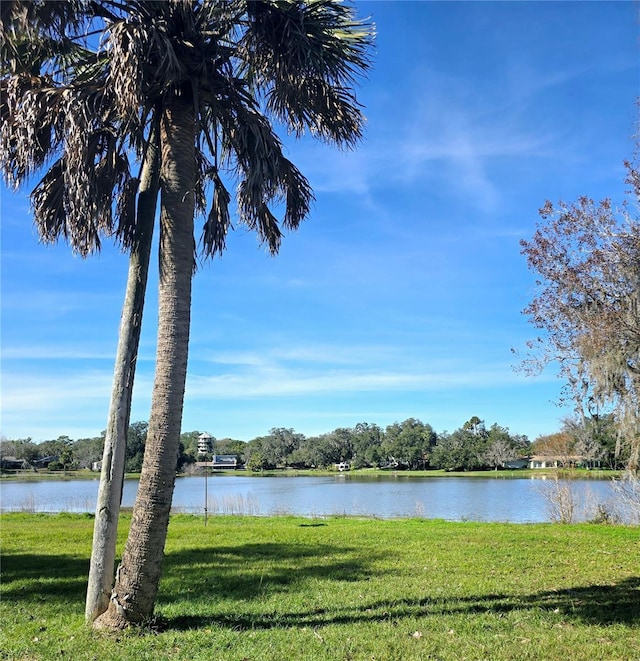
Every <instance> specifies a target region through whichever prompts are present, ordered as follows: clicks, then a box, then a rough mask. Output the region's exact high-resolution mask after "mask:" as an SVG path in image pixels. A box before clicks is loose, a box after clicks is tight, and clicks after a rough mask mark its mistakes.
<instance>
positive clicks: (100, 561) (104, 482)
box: [85, 130, 160, 623]
mask: <svg viewBox="0 0 640 661" xmlns="http://www.w3.org/2000/svg"><path fill="white" fill-rule="evenodd" d="M157 142H158V132H157V130H153V131H152V133H151V136H150V139H149V144H148V146H147V150H146V153H145V161H144V164H143V167H142V173H141V176H140V187H139V193H138V211H137V216H138V217H137V230H138V243H137V244H136V246H135V247H134V248H133V249H132V251H131V255H130V257H129V273H128V276H127V288H126V293H125V299H124V304H123V307H122V317H121V320H120V333H119V336H118V350H117V353H116V362H115V369H114V374H113V386H112V391H111V403H110V405H109V419H108V421H107V431H106V435H105V440H104V453H103V455H102V471H101V473H100V487H99V489H98V500H97V504H96V517H95V523H94V527H93V546H92V549H91V564H90V566H89V582H88V585H87V600H86V605H85V619H86V621H87V623H91V622H93V621H94V620H95V619H96V618H97V617H98V616H99V615H101V614H102V613H104V612H105V611H106V610H107V607H108V606H109V597H110V595H111V588H112V587H113V570H114V561H115V555H116V537H117V533H118V516H119V514H120V503H121V500H122V486H123V481H124V471H125V456H126V445H127V431H128V428H129V414H130V412H131V397H132V392H133V381H134V376H135V370H136V360H137V358H138V345H139V343H140V330H141V327H142V313H143V309H144V297H145V291H146V288H147V275H148V273H149V258H150V255H151V241H152V238H153V225H154V221H155V215H156V203H157V199H158V188H159V169H160V167H159V165H160V158H159V153H158V145H157Z"/></svg>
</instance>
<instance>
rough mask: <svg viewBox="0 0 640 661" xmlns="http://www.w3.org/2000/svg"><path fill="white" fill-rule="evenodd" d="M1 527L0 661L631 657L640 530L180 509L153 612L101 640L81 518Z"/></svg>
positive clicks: (636, 645) (18, 519)
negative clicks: (89, 615)
mask: <svg viewBox="0 0 640 661" xmlns="http://www.w3.org/2000/svg"><path fill="white" fill-rule="evenodd" d="M129 520H130V519H129V517H128V516H123V518H122V524H121V526H120V549H121V546H122V543H123V540H124V538H125V536H126V532H127V527H128V524H129ZM0 525H1V535H2V582H1V586H0V590H1V592H0V594H1V602H0V626H1V633H0V658H2V659H22V660H35V659H38V660H40V659H43V660H44V659H65V658H66V659H74V660H75V659H97V660H102V659H110V660H115V659H132V660H138V659H154V660H160V659H190V660H193V661H196V660H200V659H202V660H204V659H206V660H208V661H209V660H213V659H224V660H227V659H228V660H238V661H240V660H243V661H245V660H251V661H258V660H272V659H273V660H286V661H296V660H298V659H309V660H311V659H319V660H324V659H345V660H347V659H363V660H364V659H367V660H376V661H382V660H391V659H397V660H402V661H405V660H407V659H455V660H456V661H457V660H460V659H491V660H500V659H509V660H514V659H563V660H565V661H566V660H568V659H585V660H587V659H588V660H592V659H607V660H613V659H620V660H624V661H629V660H631V659H640V530H639V529H638V528H632V527H622V526H599V525H593V524H580V525H569V526H566V525H565V526H563V525H557V524H556V525H554V524H536V525H518V524H493V523H470V522H465V523H452V522H445V521H434V520H418V519H412V520H397V521H382V520H370V519H367V520H363V519H352V518H330V519H318V520H312V519H301V518H294V517H274V518H259V517H213V518H210V519H209V523H208V525H207V527H205V526H204V525H203V519H202V518H201V517H196V516H186V515H177V516H173V517H172V519H171V525H170V528H169V537H168V541H167V547H166V559H165V568H164V577H163V581H162V584H161V589H160V594H159V597H158V601H157V608H156V615H157V618H156V621H155V622H153V623H151V624H150V625H149V626H147V627H144V628H142V629H138V630H130V631H127V632H124V633H118V634H106V633H97V632H93V631H91V630H90V629H88V628H87V627H86V626H85V625H84V622H83V613H84V592H85V584H86V576H87V571H88V561H89V553H90V548H91V535H92V525H93V520H92V517H91V516H88V515H39V514H23V513H19V514H6V515H3V516H2V517H0Z"/></svg>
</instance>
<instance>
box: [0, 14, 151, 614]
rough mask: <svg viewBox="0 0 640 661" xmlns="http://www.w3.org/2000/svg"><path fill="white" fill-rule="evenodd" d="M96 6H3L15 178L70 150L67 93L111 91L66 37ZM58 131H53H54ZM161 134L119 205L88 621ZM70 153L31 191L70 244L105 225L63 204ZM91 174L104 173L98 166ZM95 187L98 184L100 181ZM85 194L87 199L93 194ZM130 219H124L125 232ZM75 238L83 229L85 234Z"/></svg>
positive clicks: (93, 61) (120, 444)
mask: <svg viewBox="0 0 640 661" xmlns="http://www.w3.org/2000/svg"><path fill="white" fill-rule="evenodd" d="M90 9H91V6H85V5H81V4H77V3H73V2H71V3H43V4H34V3H24V2H5V3H4V4H3V5H2V20H1V23H0V26H1V28H2V36H3V37H4V39H3V47H2V63H3V74H6V76H5V75H3V81H2V84H3V89H4V90H6V91H8V90H10V89H12V88H14V89H15V88H17V89H18V90H20V92H19V93H17V94H15V95H14V96H13V97H12V98H11V99H9V100H8V102H7V103H6V104H5V103H3V105H2V118H3V132H2V135H3V147H4V148H5V149H4V150H3V154H4V161H3V169H4V171H5V173H6V176H7V178H8V179H9V180H10V181H12V182H13V183H14V185H20V184H21V183H23V182H24V180H25V178H26V176H27V173H28V172H29V170H30V169H34V168H35V167H36V166H37V165H38V164H42V163H44V162H45V160H46V159H47V158H50V157H51V156H52V155H54V154H56V153H57V152H62V153H64V152H65V149H66V145H65V144H64V142H63V143H62V144H60V143H59V142H58V141H57V140H56V139H55V133H56V129H55V122H56V118H57V119H58V120H60V116H61V110H60V107H59V106H60V104H61V103H62V101H61V98H62V97H63V95H64V93H69V92H71V91H72V90H81V89H83V88H84V89H85V91H87V88H88V91H91V90H95V87H96V85H100V84H102V87H103V89H102V90H101V91H102V94H103V95H104V96H105V97H107V96H108V95H106V94H105V89H104V81H105V76H106V73H105V70H104V67H106V66H108V59H107V58H106V57H105V56H104V54H102V55H99V54H98V53H95V52H94V51H92V50H90V49H87V48H86V47H85V46H83V39H82V35H81V36H80V39H78V40H69V39H67V37H66V33H67V32H68V30H69V26H76V25H79V24H81V23H82V22H83V20H88V19H89V18H90V15H89V14H88V12H89V10H90ZM43 71H44V72H45V73H44V74H43ZM47 72H49V75H47ZM42 88H44V90H45V91H44V92H43V89H42ZM30 96H35V97H36V98H38V100H39V104H40V115H41V116H40V119H41V120H44V121H42V124H41V125H40V130H39V133H38V136H37V137H38V139H36V140H32V141H30V142H29V143H28V144H27V149H26V150H25V144H24V142H21V141H20V140H19V139H17V136H20V135H21V134H24V133H25V132H28V131H30V130H32V128H31V123H32V121H33V118H32V117H31V116H30V115H29V109H30V108H31V107H33V101H32V102H31V103H29V97H30ZM94 97H95V94H94ZM91 109H92V110H93V111H94V117H93V121H94V122H96V121H100V119H101V118H102V119H104V118H105V117H106V116H107V115H108V111H107V110H106V104H105V103H104V102H103V103H95V102H94V104H92V108H91ZM156 124H157V122H156ZM103 128H105V127H103ZM51 133H53V134H54V139H53V140H52V139H51ZM157 138H158V129H157V128H155V129H154V130H153V131H152V132H151V135H150V138H149V141H148V143H147V146H146V150H145V153H144V158H143V164H142V173H141V175H140V184H139V187H138V201H137V213H136V218H135V227H134V228H133V229H131V226H132V223H131V220H130V216H131V212H130V211H131V210H130V208H129V206H128V205H122V209H121V210H122V214H121V218H120V220H121V221H122V225H123V230H122V232H123V235H124V236H126V237H127V238H126V241H125V242H126V243H128V244H129V245H130V249H131V252H130V258H129V270H128V278H127V287H126V294H125V301H124V304H123V311H122V319H121V325H120V334H119V343H118V351H117V354H116V361H115V370H114V379H113V387H112V395H111V403H110V407H109V416H108V421H107V430H106V435H105V446H104V453H103V461H102V471H101V478H100V487H99V491H98V499H97V504H96V517H95V524H94V539H93V550H92V554H91V565H90V570H89V582H88V588H87V604H86V617H87V620H88V621H93V620H94V619H95V618H96V617H97V616H98V615H100V614H101V613H103V612H104V611H105V610H106V609H107V606H108V603H109V596H110V594H111V588H112V586H113V568H114V560H115V549H116V535H117V527H118V515H119V511H120V502H121V498H122V486H123V480H124V467H125V450H126V440H127V428H128V425H129V414H130V410H131V396H132V390H133V380H134V374H135V366H136V359H137V350H138V344H139V339H140V331H141V325H142V313H143V307H144V295H145V290H146V283H147V275H148V267H149V257H150V252H151V239H152V234H153V224H154V220H155V211H156V200H157V196H158V188H159V181H158V170H159V156H158V149H157V146H156V143H157ZM89 144H92V141H91V140H88V141H87V142H86V143H85V149H84V152H85V153H83V154H81V155H80V160H81V161H82V162H84V163H88V162H89V161H90V160H91V155H90V154H89V153H86V152H87V151H88V150H87V149H86V146H87V145H89ZM121 144H122V143H121ZM38 150H39V151H38ZM114 161H115V162H120V163H125V164H126V159H123V158H122V156H121V155H117V156H116V158H115V159H114V158H113V156H112V157H111V158H103V159H100V160H98V162H97V169H101V170H108V168H109V165H110V164H112V163H113V162H114ZM66 162H67V160H65V159H64V158H58V159H57V160H56V162H55V163H54V165H53V167H52V168H51V169H50V170H49V171H48V172H47V174H46V176H45V177H44V179H43V180H42V182H41V185H40V186H37V187H36V189H35V190H34V193H33V199H34V202H35V203H36V204H35V205H34V206H35V209H36V223H37V225H38V227H39V230H40V234H41V237H42V238H43V239H44V240H49V241H53V240H57V239H58V238H59V237H60V236H61V235H64V236H67V237H70V238H71V243H72V246H74V247H75V246H76V242H78V243H79V245H80V246H83V247H85V246H87V245H88V244H89V242H90V239H89V236H90V235H91V233H92V232H93V233H98V234H99V231H98V230H96V228H91V227H89V228H87V227H83V226H82V224H80V223H77V222H76V218H80V219H82V218H85V216H86V214H85V213H80V214H78V216H77V217H76V215H74V214H68V213H66V210H65V205H67V204H68V200H69V193H68V191H69V185H68V183H66V182H65V179H67V181H68V179H69V174H70V173H69V169H68V168H66V167H65V163H66ZM94 179H98V177H97V176H96V175H95V173H94ZM102 180H103V181H104V180H106V183H107V186H106V191H104V192H103V193H102V195H101V197H102V199H103V200H108V199H109V189H108V184H109V182H113V177H111V178H110V177H106V178H105V177H102ZM132 185H135V181H134V180H129V181H128V182H127V186H128V188H129V189H131V188H132ZM93 190H94V192H95V190H96V189H95V187H94V189H93ZM103 190H104V188H103ZM85 200H86V201H90V200H91V198H90V196H87V197H86V198H85ZM55 217H58V218H59V221H58V222H57V223H56V222H52V218H55ZM124 228H127V229H126V232H125V231H124ZM87 229H88V231H87ZM109 229H111V228H110V227H109ZM76 237H79V240H77V239H76ZM97 247H99V244H97ZM81 252H82V249H81Z"/></svg>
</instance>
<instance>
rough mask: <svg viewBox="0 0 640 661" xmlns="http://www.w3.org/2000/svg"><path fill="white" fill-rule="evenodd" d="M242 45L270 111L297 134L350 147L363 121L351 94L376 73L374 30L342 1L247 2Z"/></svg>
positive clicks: (249, 70) (250, 76)
mask: <svg viewBox="0 0 640 661" xmlns="http://www.w3.org/2000/svg"><path fill="white" fill-rule="evenodd" d="M247 12H248V16H249V26H248V28H247V30H246V32H245V34H244V36H243V39H242V41H241V44H240V52H241V54H242V56H243V58H244V60H245V66H246V70H247V76H248V79H249V80H250V81H251V82H252V83H253V84H254V85H256V87H257V88H258V89H262V90H263V91H264V93H265V94H266V95H267V98H268V106H267V109H268V111H269V112H272V113H273V114H274V115H275V116H276V117H278V119H280V120H282V121H284V122H286V123H287V124H288V125H289V126H290V127H291V128H292V129H293V130H294V131H295V132H296V133H297V134H302V133H304V132H305V131H306V130H310V131H311V132H312V133H314V134H316V135H317V136H318V137H321V138H323V139H325V140H328V141H331V142H337V143H339V144H344V145H346V146H353V145H354V144H355V142H357V140H358V139H359V138H360V137H361V133H362V127H363V124H364V116H363V115H362V112H361V108H360V106H359V104H358V103H357V101H356V97H355V93H354V91H353V87H354V85H355V84H356V82H357V80H358V78H359V77H361V76H362V75H364V73H365V72H366V71H367V69H368V68H369V67H370V66H371V62H370V59H369V56H368V52H369V49H370V47H371V44H372V41H373V37H374V31H373V26H372V25H370V24H369V23H367V22H366V21H359V20H356V19H355V18H354V12H353V10H352V8H351V7H350V6H349V5H347V4H345V3H342V2H339V1H337V0H307V1H303V0H250V1H249V2H247Z"/></svg>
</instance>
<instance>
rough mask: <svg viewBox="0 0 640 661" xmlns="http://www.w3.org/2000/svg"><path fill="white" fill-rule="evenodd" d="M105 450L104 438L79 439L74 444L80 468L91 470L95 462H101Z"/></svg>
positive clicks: (74, 452) (74, 451)
mask: <svg viewBox="0 0 640 661" xmlns="http://www.w3.org/2000/svg"><path fill="white" fill-rule="evenodd" d="M103 449H104V436H96V437H93V438H79V439H78V440H77V441H76V442H75V443H74V444H73V454H74V456H75V458H76V462H77V464H78V467H79V468H91V466H92V464H93V463H94V462H95V461H100V459H101V458H102V452H103Z"/></svg>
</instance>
